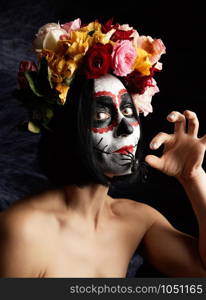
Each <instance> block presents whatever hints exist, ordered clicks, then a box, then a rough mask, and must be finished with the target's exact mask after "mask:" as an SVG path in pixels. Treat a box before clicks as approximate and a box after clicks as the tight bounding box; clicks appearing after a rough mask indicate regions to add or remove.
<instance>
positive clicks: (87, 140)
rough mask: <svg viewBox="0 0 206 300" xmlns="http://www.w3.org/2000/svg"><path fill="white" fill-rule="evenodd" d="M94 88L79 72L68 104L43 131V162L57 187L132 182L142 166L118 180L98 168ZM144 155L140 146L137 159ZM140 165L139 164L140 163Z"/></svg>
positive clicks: (60, 107)
mask: <svg viewBox="0 0 206 300" xmlns="http://www.w3.org/2000/svg"><path fill="white" fill-rule="evenodd" d="M93 91H94V80H93V79H89V80H88V79H85V77H84V76H83V75H81V74H78V75H76V76H75V78H74V80H73V82H72V85H71V88H70V90H69V92H68V99H67V101H66V103H65V104H64V105H63V106H61V105H59V106H57V107H56V111H55V114H54V118H53V119H52V121H51V123H50V129H51V130H49V131H45V132H44V133H43V134H42V139H41V143H40V152H39V153H40V164H41V166H42V169H43V171H44V173H46V175H47V177H48V178H49V180H50V182H51V183H52V185H53V186H55V187H63V186H65V185H69V184H75V185H79V186H83V185H87V184H103V185H105V186H109V185H110V184H111V183H112V182H117V181H119V180H121V179H123V178H124V181H125V180H126V181H128V182H129V181H130V182H132V181H134V180H137V178H138V177H139V176H138V175H139V167H137V168H136V170H135V171H134V172H133V173H132V174H131V175H127V176H118V177H116V178H114V179H110V178H109V177H107V176H106V175H104V174H103V172H102V171H101V169H100V168H99V167H98V164H97V163H96V161H95V153H94V150H93V143H92V138H91V130H88V129H91V127H92V119H93V114H94V101H92V100H93ZM137 117H138V116H137ZM138 118H139V117H138ZM139 144H140V143H139ZM141 156H142V151H141V150H140V146H138V150H137V152H136V158H137V160H138V161H139V162H140V160H141ZM140 165H141V164H140V163H139V164H138V165H137V166H140ZM120 177H121V178H120Z"/></svg>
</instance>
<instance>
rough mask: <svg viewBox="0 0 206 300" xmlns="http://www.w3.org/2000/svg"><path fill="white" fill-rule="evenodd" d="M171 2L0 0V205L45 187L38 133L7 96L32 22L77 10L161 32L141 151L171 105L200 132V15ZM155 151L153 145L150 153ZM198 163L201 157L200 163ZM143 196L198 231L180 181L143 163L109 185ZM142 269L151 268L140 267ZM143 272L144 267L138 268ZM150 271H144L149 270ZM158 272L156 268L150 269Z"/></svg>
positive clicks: (68, 16) (34, 26)
mask: <svg viewBox="0 0 206 300" xmlns="http://www.w3.org/2000/svg"><path fill="white" fill-rule="evenodd" d="M179 3H180V1H179V2H176V3H175V2H174V1H169V2H167V1H165V2H160V1H151V2H148V1H145V2H142V1H141V2H140V1H124V2H122V1H121V2H118V1H116V2H115V1H108V2H106V1H96V2H92V1H62V0H58V1H51V0H50V1H49V0H47V1H46V0H39V1H38V2H37V1H31V0H30V1H25V0H22V1H20V0H18V1H1V8H0V92H1V96H0V97H1V98H0V171H1V174H0V191H1V197H0V209H1V210H3V209H5V208H7V207H8V206H9V205H10V204H11V203H12V202H14V201H17V200H18V199H21V198H22V197H25V196H27V195H29V194H31V193H36V192H39V191H41V190H44V189H45V188H47V179H46V178H45V177H44V176H43V175H42V174H41V172H40V170H39V168H38V165H37V163H36V145H37V144H38V141H39V137H38V136H36V135H33V134H30V133H21V132H19V130H18V128H17V124H18V123H19V121H20V120H22V119H24V117H25V115H26V112H25V110H24V108H23V107H22V106H21V105H20V104H19V103H18V102H17V101H16V100H15V99H14V98H12V96H11V91H12V90H13V89H14V88H15V87H16V71H17V69H18V64H19V61H20V60H30V59H31V58H35V56H34V55H33V53H32V51H31V42H32V40H33V37H34V34H35V33H36V32H37V30H38V28H39V27H40V26H42V25H44V24H46V23H48V22H58V21H60V23H65V22H68V21H71V20H73V19H75V18H78V17H80V18H81V19H82V22H83V23H87V22H89V21H92V20H94V19H99V20H100V21H101V22H102V21H106V20H107V19H109V18H110V17H114V21H116V22H118V23H120V24H124V23H128V24H129V25H131V26H133V27H134V28H135V29H137V31H138V32H139V34H140V35H150V36H152V37H153V38H161V39H162V40H163V42H164V44H165V45H166V48H167V54H166V55H163V56H162V59H161V62H163V71H162V72H160V73H159V74H157V76H156V80H157V83H158V86H159V88H160V93H158V94H156V95H155V97H154V98H153V108H154V113H153V114H150V115H149V116H147V117H146V118H142V125H143V135H144V150H145V153H146V154H147V153H151V152H150V151H149V149H148V144H149V141H150V140H151V139H152V137H153V136H155V135H156V134H157V133H158V132H159V131H166V132H172V129H173V128H172V125H171V124H169V123H168V122H167V120H166V116H167V114H168V113H169V112H170V111H172V110H178V111H180V112H181V111H183V110H185V109H190V110H193V111H195V112H196V113H197V115H198V117H199V120H200V136H201V135H203V134H204V133H205V132H206V122H205V93H204V91H205V66H206V64H205V41H204V40H205V16H204V9H203V6H202V4H201V2H199V3H198V1H196V2H195V4H194V3H193V4H192V3H188V2H187V4H185V5H183V6H182V7H181V6H180V5H179ZM157 153H158V154H160V151H158V152H157ZM204 166H205V163H204ZM113 195H114V196H116V197H118V196H120V197H121V196H127V197H129V198H132V199H135V200H138V201H142V202H145V203H147V204H149V205H151V206H153V207H155V208H157V209H158V210H159V211H161V212H162V213H163V214H164V215H165V216H166V217H167V218H168V219H169V220H170V222H172V224H173V225H175V226H176V227H177V228H178V229H180V230H183V231H184V232H187V233H190V234H193V235H197V234H198V227H197V222H196V219H195V216H194V214H193V211H192V209H191V206H190V203H189V201H188V199H187V197H186V195H185V193H184V190H183V189H182V187H181V186H180V184H179V183H178V182H177V181H176V180H175V179H174V178H171V177H167V176H165V175H163V174H160V173H159V172H158V171H156V170H154V169H151V168H150V169H149V174H148V180H147V182H146V183H145V184H144V185H137V186H135V187H132V188H130V189H129V190H128V189H127V190H125V189H124V190H121V189H120V190H118V191H113ZM145 270H146V271H145V272H146V273H147V272H148V273H147V274H150V275H152V274H153V273H152V272H153V271H152V270H151V269H150V270H148V269H146V268H145ZM142 272H143V273H144V271H142ZM149 272H151V273H149ZM155 275H156V276H158V275H157V274H155Z"/></svg>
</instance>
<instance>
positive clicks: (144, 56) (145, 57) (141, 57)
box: [133, 48, 152, 76]
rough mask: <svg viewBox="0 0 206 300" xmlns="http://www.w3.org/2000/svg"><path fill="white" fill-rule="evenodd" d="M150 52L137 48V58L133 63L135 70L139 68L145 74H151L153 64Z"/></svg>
mask: <svg viewBox="0 0 206 300" xmlns="http://www.w3.org/2000/svg"><path fill="white" fill-rule="evenodd" d="M149 56H150V55H149V53H147V52H146V51H145V50H143V49H141V48H137V58H136V60H135V63H134V65H133V70H138V71H139V72H140V73H142V75H143V76H148V75H150V68H151V67H152V64H151V62H150V59H149Z"/></svg>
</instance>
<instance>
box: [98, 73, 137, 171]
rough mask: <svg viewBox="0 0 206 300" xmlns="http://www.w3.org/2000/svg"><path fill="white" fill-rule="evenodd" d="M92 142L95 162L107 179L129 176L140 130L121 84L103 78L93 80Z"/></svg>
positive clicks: (112, 79)
mask: <svg viewBox="0 0 206 300" xmlns="http://www.w3.org/2000/svg"><path fill="white" fill-rule="evenodd" d="M94 93H95V95H94V97H95V99H94V101H95V102H96V105H95V113H94V121H93V126H92V138H93V143H94V149H95V152H96V155H97V161H98V163H99V165H100V167H101V169H102V171H103V172H104V174H107V175H126V174H130V173H132V167H133V165H134V162H135V152H136V149H137V144H138V140H139V137H140V127H139V122H138V120H137V115H136V110H135V107H134V105H133V102H132V98H131V97H130V95H129V94H128V92H127V90H126V89H125V87H124V85H123V84H122V82H121V81H120V80H119V79H117V78H116V77H115V76H113V75H110V74H107V75H104V76H102V77H100V78H98V79H95V80H94Z"/></svg>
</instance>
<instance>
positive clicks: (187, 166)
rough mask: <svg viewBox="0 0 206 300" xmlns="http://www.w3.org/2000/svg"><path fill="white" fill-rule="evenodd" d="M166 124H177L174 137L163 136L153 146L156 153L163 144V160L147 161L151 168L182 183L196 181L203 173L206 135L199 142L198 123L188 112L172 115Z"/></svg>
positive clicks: (148, 159) (155, 140)
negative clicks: (195, 178)
mask: <svg viewBox="0 0 206 300" xmlns="http://www.w3.org/2000/svg"><path fill="white" fill-rule="evenodd" d="M167 120H168V121H169V122H172V123H174V133H173V134H167V133H164V132H160V133H158V134H157V135H156V136H155V137H154V138H153V139H152V141H151V143H150V148H151V149H153V150H156V149H158V148H159V147H160V146H161V145H162V144H164V150H163V154H162V156H161V157H157V156H155V155H147V156H146V157H145V161H146V162H147V163H148V164H149V165H150V166H151V167H153V168H156V169H158V170H160V171H161V172H163V173H165V174H167V175H169V176H175V177H177V178H178V179H180V180H181V179H184V180H185V179H190V178H193V177H194V176H196V175H197V174H198V173H199V171H200V170H202V162H203V159H204V153H205V149H206V134H205V135H204V136H203V137H201V138H198V129H199V121H198V118H197V116H196V114H195V113H194V112H192V111H189V110H186V111H184V112H183V114H181V113H180V112H177V111H173V112H171V113H170V114H169V115H168V116H167ZM186 128H187V129H186Z"/></svg>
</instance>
